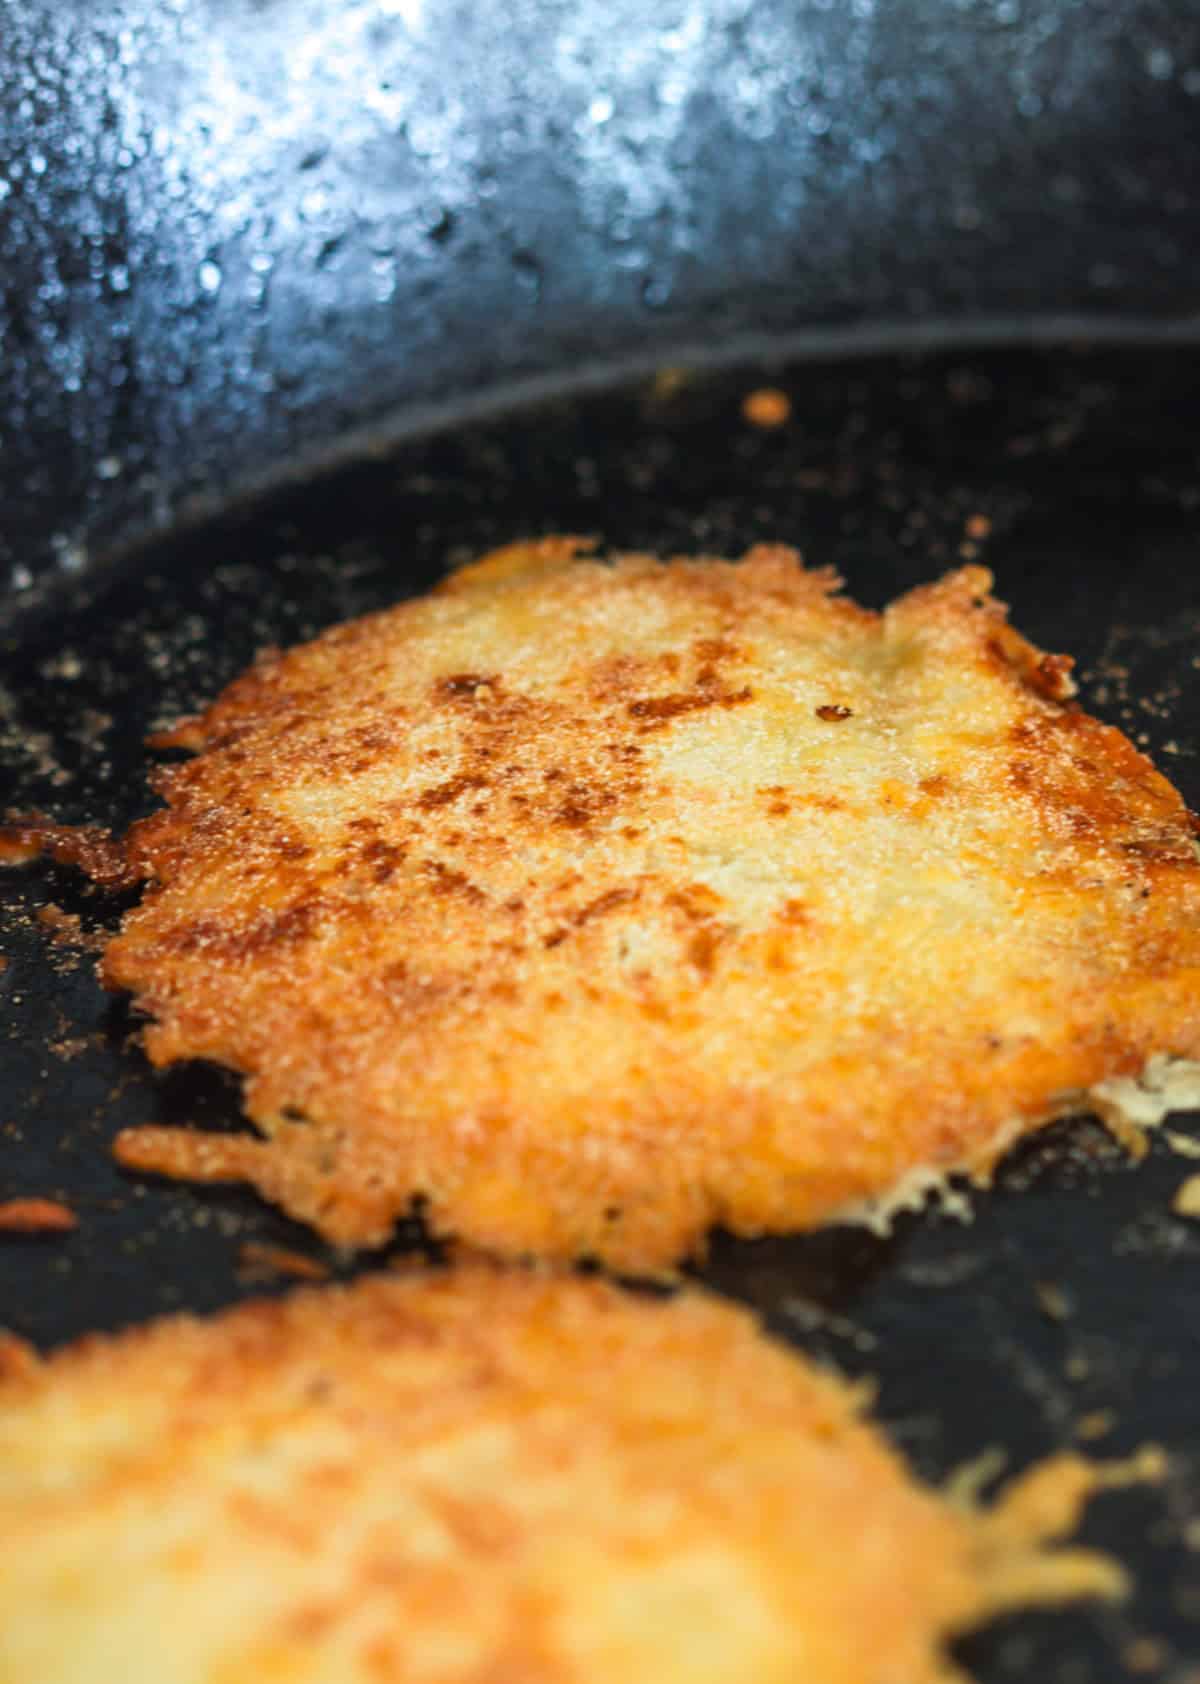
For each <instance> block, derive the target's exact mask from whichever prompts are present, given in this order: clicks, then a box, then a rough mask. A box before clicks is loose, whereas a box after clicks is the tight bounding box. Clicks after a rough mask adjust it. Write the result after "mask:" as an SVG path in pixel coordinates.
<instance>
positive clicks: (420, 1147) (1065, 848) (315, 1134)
mask: <svg viewBox="0 0 1200 1684" xmlns="http://www.w3.org/2000/svg"><path fill="white" fill-rule="evenodd" d="M581 547H582V546H581V545H580V544H579V543H578V541H576V540H572V539H551V540H545V541H543V542H541V543H538V544H529V545H518V546H514V547H513V548H512V549H511V550H508V551H501V552H498V553H497V554H496V555H494V556H492V557H490V558H487V559H485V560H484V561H483V562H481V563H479V564H477V565H476V566H475V567H472V568H468V569H466V570H465V571H463V572H462V573H459V574H457V575H455V576H452V577H451V578H449V579H448V580H447V581H446V582H445V583H444V584H443V585H442V586H441V587H440V588H439V589H438V590H436V591H434V592H433V593H432V594H431V595H429V596H427V597H424V598H422V599H420V600H417V601H411V602H405V603H403V604H401V605H400V606H398V607H396V608H394V609H391V610H390V611H388V612H385V613H380V614H375V615H372V616H369V617H367V618H365V619H361V620H357V621H354V622H351V623H350V624H347V625H342V626H338V627H336V628H334V629H333V630H332V631H329V632H327V633H326V634H325V635H324V636H322V637H320V638H318V639H317V640H316V641H315V642H312V643H310V644H307V645H305V646H303V647H301V648H298V649H294V650H292V651H290V652H289V653H285V654H277V653H275V654H270V655H267V656H266V657H264V658H263V659H262V661H261V662H260V663H259V664H258V665H257V666H256V667H255V668H254V669H253V670H252V671H250V672H249V673H247V674H246V675H245V676H244V677H242V678H240V679H239V680H238V681H237V682H236V683H234V684H233V685H231V686H230V688H229V689H228V690H227V691H226V692H225V694H224V695H223V696H221V697H220V699H219V700H218V701H217V702H216V703H215V704H214V705H213V706H212V707H211V708H210V709H209V710H208V711H207V712H206V713H205V714H203V715H202V716H201V717H200V718H198V719H195V720H191V721H188V722H185V723H184V724H183V725H182V726H181V727H180V728H179V729H177V730H176V731H175V732H174V733H173V735H172V737H171V739H170V740H172V741H173V742H174V743H175V744H176V745H180V746H185V747H188V748H192V749H195V750H198V751H199V752H198V754H197V756H196V758H195V759H193V760H191V761H190V762H188V763H186V764H182V765H177V766H173V767H171V768H169V769H167V770H165V771H164V772H163V773H162V775H161V778H160V782H159V787H160V789H161V791H162V793H163V795H164V796H165V798H166V801H167V803H168V805H167V807H166V809H165V810H163V811H161V812H159V813H158V814H156V815H153V816H152V817H150V818H149V819H147V820H145V821H143V822H142V823H140V824H138V825H137V826H135V827H134V830H133V832H132V833H131V836H130V838H129V842H128V858H129V865H130V868H131V869H132V870H133V871H134V872H135V873H137V874H139V875H141V876H144V877H146V878H148V879H149V881H150V888H149V890H148V892H147V894H146V896H145V899H144V901H143V903H142V905H141V906H140V907H138V908H137V909H135V910H134V911H133V912H131V913H130V914H129V915H128V917H127V918H126V920H125V924H124V927H123V929H122V931H121V933H120V934H119V935H118V936H117V938H116V939H115V940H114V941H113V942H112V944H111V945H110V947H109V948H108V951H107V955H106V957H105V960H104V974H105V977H106V979H107V981H108V982H109V983H110V984H111V985H112V986H114V987H120V988H126V989H130V990H132V991H133V992H134V994H135V995H136V996H137V1001H138V1004H139V1006H140V1007H141V1008H142V1010H143V1011H144V1012H145V1013H146V1014H147V1015H148V1016H149V1018H150V1020H151V1022H150V1026H149V1028H148V1030H147V1032H146V1047H147V1050H148V1052H149V1054H150V1057H151V1058H152V1059H153V1060H154V1061H155V1062H156V1063H159V1064H165V1063H168V1062H170V1061H172V1060H176V1059H188V1058H206V1059H214V1060H217V1061H218V1062H220V1063H221V1064H224V1065H228V1066H230V1067H232V1068H233V1069H234V1070H237V1071H240V1072H243V1073H244V1075H245V1077H246V1084H245V1106H246V1111H247V1113H248V1115H249V1117H250V1118H251V1119H252V1120H253V1122H254V1124H255V1125H256V1126H257V1129H258V1130H259V1136H258V1137H255V1136H252V1135H249V1134H245V1135H241V1136H239V1135H236V1134H203V1133H201V1132H199V1131H191V1130H188V1129H157V1128H149V1129H138V1130H132V1131H129V1132H127V1133H126V1134H125V1135H123V1136H122V1137H121V1138H120V1140H119V1142H118V1153H119V1156H120V1157H121V1159H122V1161H123V1162H124V1163H125V1164H126V1165H128V1166H129V1167H132V1168H138V1169H142V1170H154V1171H158V1172H162V1173H166V1174H169V1175H178V1176H188V1177H196V1178H199V1179H202V1180H210V1181H219V1180H239V1179H245V1180H248V1181H251V1182H253V1183H254V1184H255V1185H256V1186H257V1187H258V1188H259V1189H260V1190H261V1192H262V1193H263V1194H264V1195H265V1196H266V1197H267V1198H269V1199H272V1200H274V1201H276V1202H277V1203H278V1204H280V1205H282V1206H283V1207H284V1209H285V1210H287V1211H288V1212H290V1213H291V1214H292V1215H293V1216H296V1217H299V1218H301V1219H303V1220H305V1221H308V1222H310V1223H312V1224H313V1225H314V1226H316V1227H317V1228H318V1229H320V1230H321V1232H322V1233H323V1234H325V1235H326V1236H327V1237H328V1238H329V1239H331V1240H334V1241H338V1242H341V1243H345V1244H350V1245H373V1244H376V1243H378V1242H380V1241H382V1240H383V1239H385V1238H386V1237H387V1235H388V1233H389V1232H390V1230H391V1228H392V1226H393V1224H394V1223H395V1221H396V1220H397V1218H398V1217H400V1216H401V1215H403V1214H404V1213H405V1212H406V1211H408V1210H409V1208H410V1206H411V1204H412V1201H413V1200H414V1198H416V1197H420V1198H421V1199H422V1200H423V1208H424V1210H425V1213H426V1216H427V1218H428V1220H429V1222H430V1223H431V1225H432V1227H433V1228H434V1229H435V1230H437V1231H440V1232H454V1233H458V1234H460V1235H462V1236H464V1237H465V1238H466V1239H468V1240H469V1241H471V1242H474V1243H476V1244H478V1245H480V1246H483V1247H486V1248H489V1249H491V1250H493V1251H494V1252H497V1253H501V1254H508V1255H514V1254H525V1253H538V1254H543V1255H549V1256H557V1257H570V1256H576V1255H592V1256H595V1257H599V1258H601V1259H604V1260H605V1261H607V1262H608V1263H610V1264H612V1265H614V1266H617V1267H621V1268H625V1269H641V1268H653V1267H657V1266H661V1265H664V1264H669V1263H671V1262H672V1261H674V1260H676V1259H678V1258H679V1257H680V1256H682V1255H683V1254H685V1253H688V1252H694V1251H696V1250H697V1249H698V1248H700V1247H701V1246H702V1245H703V1241H704V1236H705V1233H706V1231H707V1230H708V1229H709V1227H710V1226H711V1225H713V1224H714V1223H723V1224H725V1225H726V1226H727V1227H729V1228H731V1229H734V1230H736V1231H738V1232H742V1233H756V1232H762V1231H769V1230H788V1229H799V1228H803V1227H806V1226H811V1225H814V1224H818V1223H823V1222H827V1221H830V1220H835V1219H844V1218H866V1219H873V1218H878V1217H879V1216H880V1214H881V1213H886V1211H887V1210H888V1209H890V1208H891V1207H892V1206H894V1205H895V1204H896V1203H897V1202H901V1201H903V1200H905V1199H908V1200H912V1199H914V1198H916V1197H918V1196H919V1195H920V1194H921V1193H923V1192H924V1191H926V1190H927V1189H928V1187H929V1186H930V1185H933V1184H935V1183H936V1182H938V1181H939V1180H940V1179H944V1177H945V1176H946V1175H947V1174H949V1173H951V1172H954V1171H963V1172H966V1173H969V1174H974V1175H976V1176H978V1177H980V1178H985V1177H986V1174H987V1172H988V1171H989V1169H990V1168H991V1166H992V1165H993V1164H994V1162H995V1161H996V1159H997V1158H998V1157H999V1155H1000V1154H1001V1153H1002V1152H1003V1151H1004V1150H1005V1148H1006V1147H1007V1146H1009V1145H1010V1144H1011V1143H1012V1141H1013V1140H1014V1139H1016V1138H1017V1137H1018V1136H1019V1135H1020V1134H1021V1133H1022V1132H1023V1131H1026V1130H1028V1129H1030V1128H1032V1127H1035V1126H1036V1125H1038V1124H1040V1123H1043V1122H1045V1121H1046V1120H1048V1119H1049V1118H1052V1117H1055V1116H1060V1115H1063V1114H1064V1113H1068V1112H1072V1111H1079V1110H1084V1109H1088V1108H1089V1106H1091V1107H1093V1108H1096V1109H1099V1110H1101V1111H1102V1112H1103V1113H1104V1114H1106V1115H1108V1116H1110V1117H1113V1118H1117V1117H1119V1116H1120V1115H1122V1114H1124V1115H1127V1116H1130V1117H1132V1118H1133V1119H1134V1120H1135V1121H1138V1122H1144V1121H1152V1120H1154V1118H1155V1117H1156V1116H1158V1115H1161V1113H1162V1112H1163V1111H1164V1110H1165V1109H1166V1107H1167V1106H1168V1104H1171V1103H1175V1104H1179V1103H1186V1102H1188V1101H1189V1100H1191V1101H1193V1102H1194V1101H1195V1100H1196V1099H1197V1097H1200V1082H1198V1081H1197V1079H1196V1075H1197V1072H1196V1069H1195V1067H1194V1066H1192V1065H1190V1064H1189V1063H1188V1062H1187V1061H1188V1060H1194V1059H1196V1058H1197V1056H1200V859H1198V854H1197V848H1196V844H1195V841H1194V838H1193V830H1192V824H1191V820H1190V818H1189V814H1188V812H1187V810H1186V808H1185V807H1184V805H1183V802H1182V801H1181V799H1180V797H1179V795H1178V794H1177V792H1176V791H1175V790H1174V789H1173V788H1172V787H1171V785H1170V784H1169V783H1168V782H1167V781H1166V779H1165V778H1163V777H1162V776H1161V775H1160V774H1159V773H1158V772H1156V771H1155V769H1154V768H1153V766H1152V765H1151V764H1150V762H1149V761H1148V760H1147V759H1146V758H1145V757H1144V756H1143V755H1142V754H1140V753H1139V752H1138V751H1137V750H1136V749H1135V748H1134V747H1133V745H1132V744H1131V743H1130V742H1129V741H1128V740H1127V738H1125V737H1124V736H1123V735H1122V734H1121V733H1120V732H1119V731H1117V730H1115V729H1113V728H1112V727H1110V726H1107V725H1104V724H1101V723H1100V722H1099V721H1097V720H1095V719H1093V718H1090V717H1089V716H1088V715H1087V714H1086V713H1084V712H1083V711H1082V710H1081V709H1079V708H1078V706H1076V705H1075V704H1073V703H1072V702H1071V701H1070V699H1069V698H1070V695H1071V692H1072V688H1073V687H1072V685H1071V682H1070V679H1069V676H1068V671H1069V668H1070V665H1071V663H1070V661H1069V660H1067V659H1066V658H1064V657H1061V656H1053V655H1043V654H1041V653H1040V652H1039V651H1038V650H1037V649H1035V648H1033V647H1032V646H1031V645H1030V644H1029V643H1027V642H1026V641H1025V640H1024V639H1023V638H1021V637H1020V636H1018V635H1017V634H1016V632H1014V631H1013V630H1011V629H1010V628H1009V626H1008V625H1007V623H1006V620H1005V615H1004V611H1003V608H1002V607H1001V606H1000V605H999V604H998V603H996V602H995V601H994V600H993V599H992V598H991V597H990V596H989V594H988V592H989V588H990V584H991V579H990V576H989V575H988V574H987V573H986V572H984V571H983V570H982V569H980V568H973V567H969V568H965V569H963V570H961V571H959V572H957V573H952V574H950V575H949V576H948V577H946V578H944V579H942V580H941V581H940V582H938V583H935V584H932V585H928V586H925V587H923V588H921V589H919V590H915V591H913V592H911V593H910V594H909V595H907V596H905V597H902V598H901V599H900V600H899V601H897V602H895V603H894V604H893V605H892V606H891V607H890V608H889V609H888V610H887V611H886V613H884V614H882V615H880V614H875V613H870V612H868V611H866V610H865V609H862V608H859V607H857V606H855V605H854V604H853V603H852V602H850V601H848V600H846V599H845V598H844V597H841V596H839V595H838V594H837V583H838V582H837V580H836V579H835V578H834V577H833V576H832V575H831V574H830V573H829V572H827V571H807V570H805V569H804V568H803V567H802V566H801V565H800V564H799V559H798V557H797V556H796V555H795V553H794V552H793V551H790V550H787V549H785V548H783V547H781V546H760V547H759V548H757V549H755V550H752V551H751V552H750V553H749V554H748V555H747V556H746V557H745V558H744V560H743V561H741V562H740V563H730V562H723V561H715V560H704V561H683V560H676V561H672V562H670V563H666V564H664V563H660V562H658V561H656V560H654V559H652V558H650V557H647V556H623V557H620V558H618V559H617V560H616V561H615V562H614V563H612V564H602V563H600V562H597V561H592V560H588V559H582V558H581V557H580V555H579V554H578V552H579V551H580V549H581Z"/></svg>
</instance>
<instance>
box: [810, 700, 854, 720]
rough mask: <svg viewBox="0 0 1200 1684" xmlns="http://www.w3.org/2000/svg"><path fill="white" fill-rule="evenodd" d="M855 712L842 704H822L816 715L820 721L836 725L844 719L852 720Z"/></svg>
mask: <svg viewBox="0 0 1200 1684" xmlns="http://www.w3.org/2000/svg"><path fill="white" fill-rule="evenodd" d="M853 711H854V710H853V709H852V708H848V707H843V706H842V704H841V702H822V703H821V705H820V707H819V708H817V709H816V715H817V718H818V719H826V720H829V721H830V722H831V723H836V722H837V721H839V720H842V719H850V718H852V717H853Z"/></svg>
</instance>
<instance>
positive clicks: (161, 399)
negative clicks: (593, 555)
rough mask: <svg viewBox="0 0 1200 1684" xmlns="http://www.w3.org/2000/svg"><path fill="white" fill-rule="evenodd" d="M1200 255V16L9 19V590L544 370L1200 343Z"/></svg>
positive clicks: (441, 7) (574, 8) (912, 8)
mask: <svg viewBox="0 0 1200 1684" xmlns="http://www.w3.org/2000/svg"><path fill="white" fill-rule="evenodd" d="M1198 230H1200V12H1198V10H1197V7H1196V6H1195V5H1194V4H1191V3H1187V0H1185V3H1183V4H1180V3H1179V0H799V3H796V4H790V5H789V4H779V3H776V0H659V3H656V4H654V5H647V4H645V3H644V0H509V3H505V4H503V5H499V4H490V3H481V0H0V346H2V350H3V355H2V357H0V428H2V434H0V437H2V444H3V448H2V450H0V508H2V509H3V518H2V519H0V587H2V586H3V583H4V582H5V581H6V580H7V581H9V582H10V583H11V584H12V586H13V587H14V588H15V589H16V590H17V591H18V593H19V592H20V591H22V590H23V589H24V588H25V587H26V586H27V585H28V582H29V580H30V579H31V577H32V576H33V575H34V574H36V573H37V572H38V571H39V570H40V569H41V568H42V567H43V566H44V565H46V564H48V563H56V564H57V566H58V567H59V568H61V569H65V570H66V571H67V572H73V571H77V570H78V569H79V568H80V567H81V566H82V565H85V564H86V561H87V559H88V558H89V557H90V556H91V555H92V554H93V553H95V551H96V550H97V549H98V548H99V549H102V548H103V547H104V546H105V544H106V543H109V542H111V541H112V540H114V539H123V538H125V537H127V536H128V535H129V534H130V533H131V532H133V531H135V530H138V529H141V528H145V527H147V526H154V525H155V524H159V525H162V524H165V523H169V522H170V521H171V520H172V519H173V518H174V515H175V513H176V512H177V511H178V509H179V506H180V504H181V501H183V500H184V499H186V498H187V497H188V496H191V495H199V496H200V497H202V498H206V499H209V500H211V499H213V498H217V499H220V498H221V497H222V496H224V494H225V493H226V491H227V489H228V488H229V487H230V486H231V485H234V484H244V483H246V482H248V481H257V480H260V479H261V478H263V477H264V476H269V475H272V474H278V473H279V472H282V471H286V470H289V469H290V470H294V469H295V468H296V466H297V464H298V463H302V462H303V461H305V460H306V459H311V458H312V457H314V456H322V455H327V454H328V453H329V452H330V451H335V450H345V449H346V448H347V435H348V433H350V432H352V431H353V430H355V429H361V428H366V429H368V431H369V432H372V433H373V435H374V437H375V439H376V441H378V438H379V437H380V434H381V431H382V434H384V435H386V434H388V433H390V432H394V431H395V430H396V429H397V428H403V427H409V426H412V425H414V424H419V423H421V422H423V421H424V420H426V419H427V418H428V411H429V410H430V409H432V410H435V411H437V410H441V411H443V412H446V411H447V410H449V412H450V413H452V414H453V415H455V416H458V415H461V412H462V403H463V400H464V399H466V398H467V397H472V396H473V397H476V398H484V399H486V398H491V399H493V400H494V399H495V397H496V395H497V392H498V390H499V389H500V388H504V387H511V386H512V383H513V382H514V381H516V380H528V379H531V378H535V377H551V378H561V377H562V376H563V375H564V374H570V375H572V376H574V377H575V378H576V379H577V378H578V377H579V375H580V374H581V373H582V372H583V371H584V370H587V371H589V372H590V373H592V374H593V375H597V376H600V375H603V373H604V372H605V371H611V369H612V368H613V366H614V365H615V364H619V363H621V362H628V361H629V360H631V359H633V360H639V361H640V362H642V363H643V364H645V365H649V364H652V363H656V362H661V361H663V360H666V359H669V358H672V357H675V356H676V355H678V354H679V353H680V352H681V351H682V350H685V349H686V350H687V352H688V354H689V355H690V356H692V357H694V356H695V355H697V354H698V353H699V352H701V351H704V352H706V353H707V354H709V355H718V356H720V357H723V358H726V359H728V358H730V357H732V356H736V355H738V354H743V353H744V351H745V349H746V347H747V345H748V344H751V343H758V344H761V342H762V340H763V339H764V338H766V339H768V340H771V341H773V342H775V343H778V342H779V341H780V340H782V339H785V338H788V337H790V338H791V340H792V343H793V348H795V349H804V348H807V349H809V350H812V349H818V350H825V351H828V350H831V349H835V348H837V347H838V346H842V347H847V346H857V347H859V348H868V347H870V346H872V345H878V344H880V343H881V342H887V341H889V340H893V341H894V340H896V339H897V338H902V339H907V340H909V341H911V340H912V339H914V338H917V339H919V338H921V337H925V338H933V339H941V340H943V341H944V339H945V338H946V336H947V335H949V336H951V337H953V338H955V339H956V340H957V341H958V342H960V343H961V342H963V341H964V340H966V339H972V338H974V339H979V338H981V337H982V338H984V339H992V340H995V339H996V338H997V337H999V336H1004V337H1016V338H1027V337H1029V336H1030V335H1031V334H1037V335H1039V336H1042V337H1046V336H1050V337H1059V338H1061V337H1062V336H1063V335H1064V333H1065V332H1067V331H1068V330H1069V324H1071V323H1075V324H1078V323H1079V322H1081V321H1086V322H1087V323H1088V324H1090V328H1091V331H1092V332H1093V333H1094V332H1097V331H1107V332H1117V333H1122V334H1125V335H1129V334H1133V333H1145V332H1146V331H1155V332H1168V333H1173V334H1175V335H1182V336H1184V337H1186V338H1189V339H1194V338H1195V336H1196V334H1197V332H1198V331H1200V324H1198V319H1197V318H1198V312H1200V283H1198V281H1197V274H1198V268H1197V263H1198V259H1200V231H1198ZM360 442H361V441H360ZM351 448H353V447H351Z"/></svg>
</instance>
